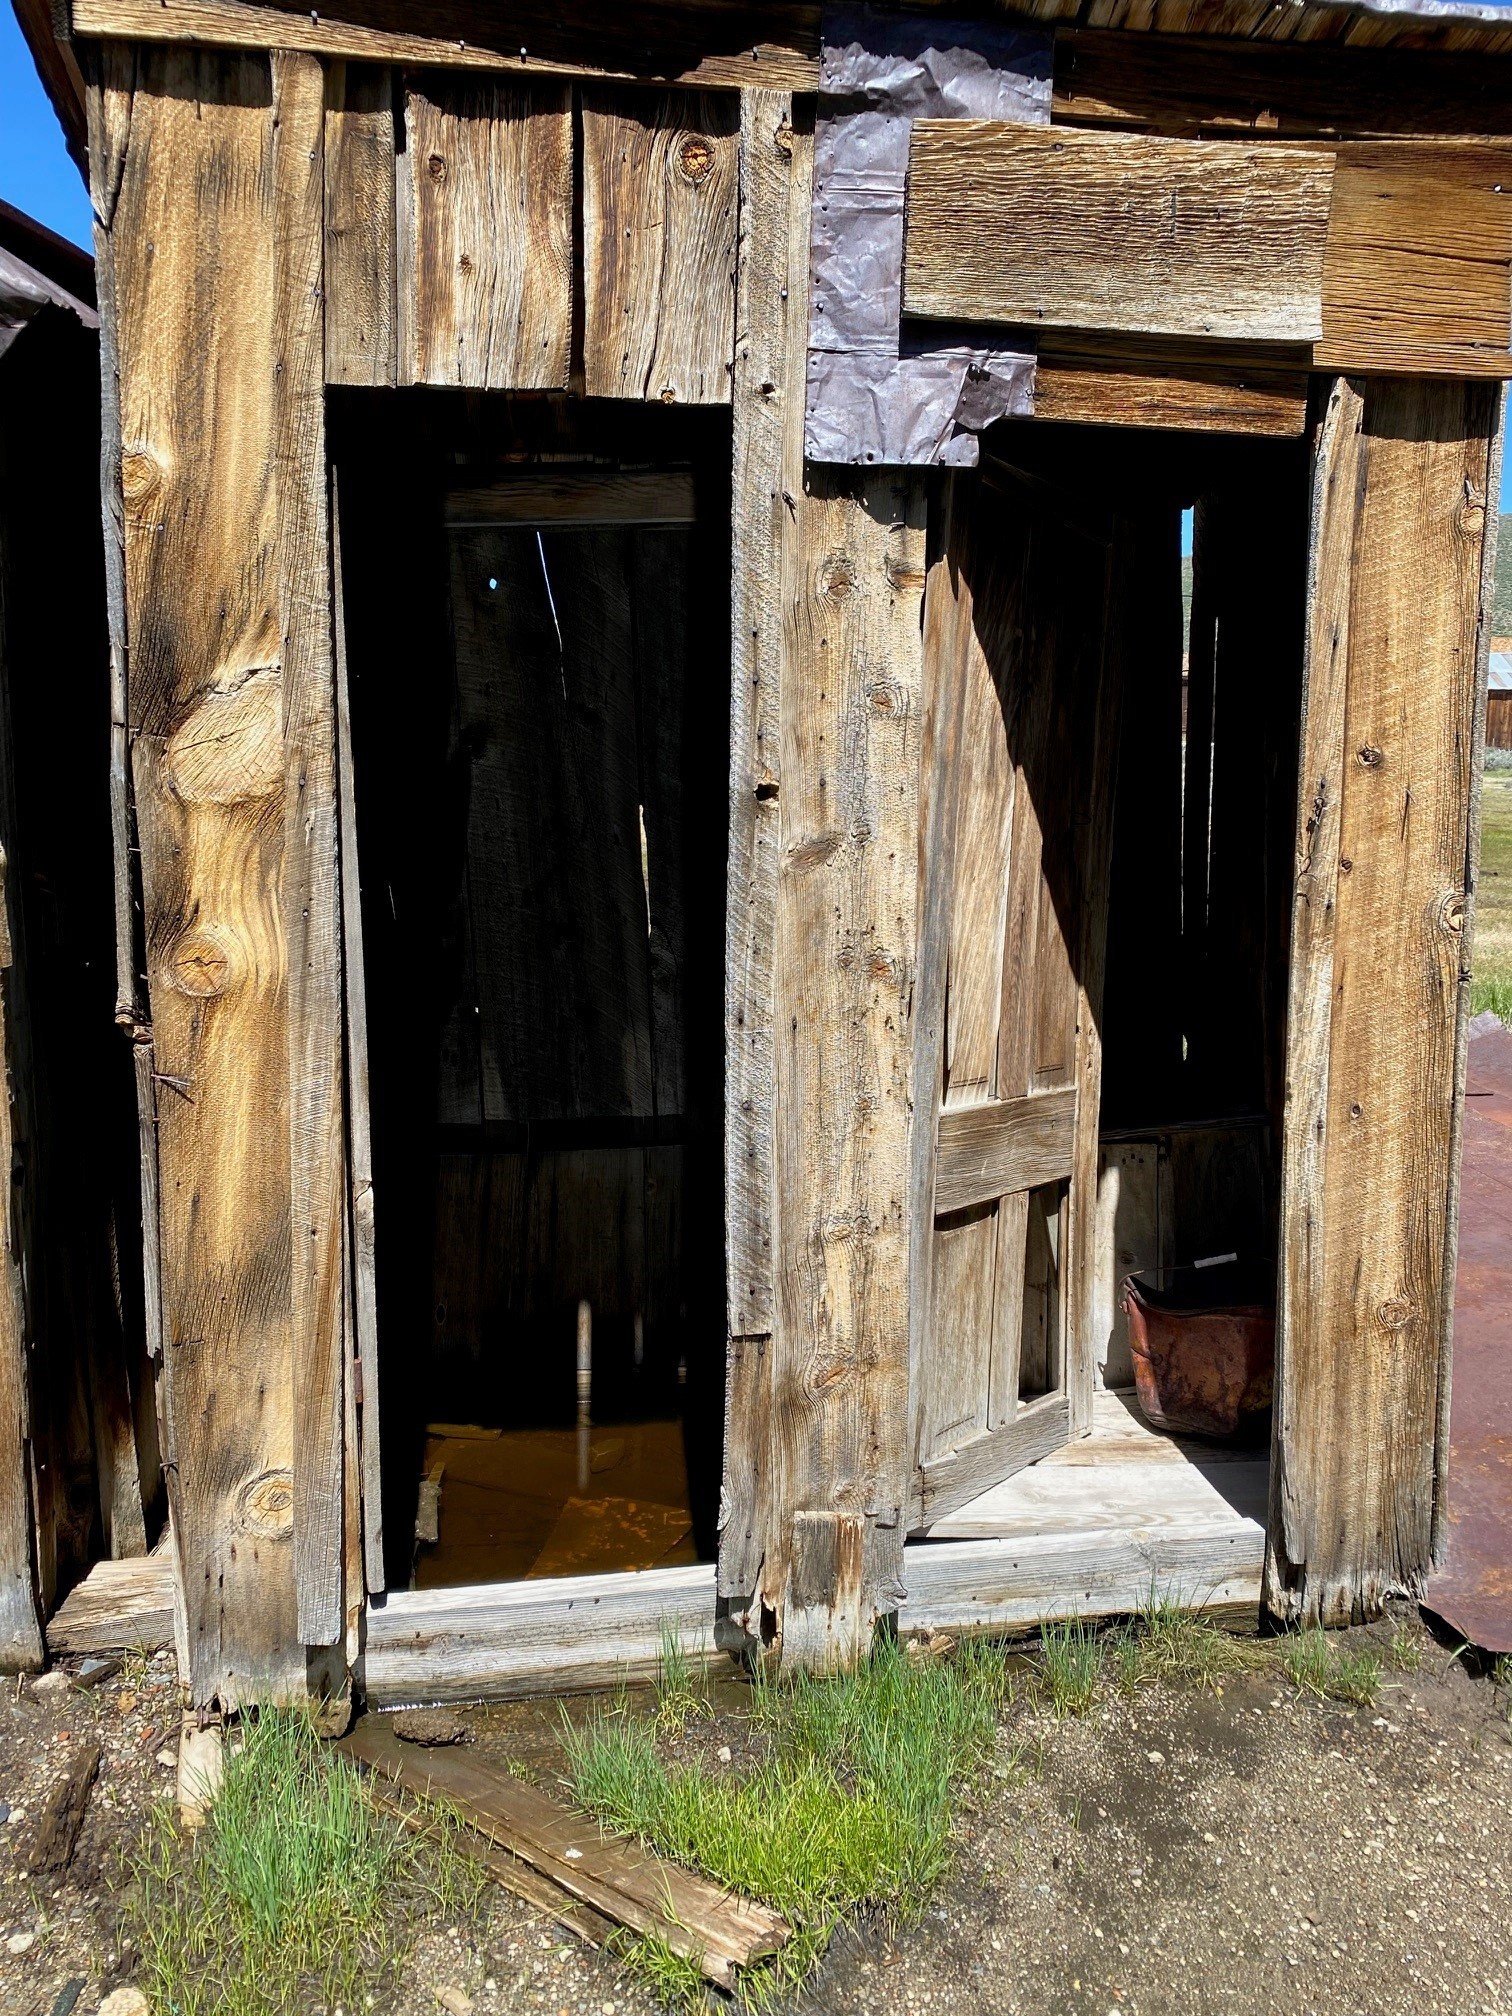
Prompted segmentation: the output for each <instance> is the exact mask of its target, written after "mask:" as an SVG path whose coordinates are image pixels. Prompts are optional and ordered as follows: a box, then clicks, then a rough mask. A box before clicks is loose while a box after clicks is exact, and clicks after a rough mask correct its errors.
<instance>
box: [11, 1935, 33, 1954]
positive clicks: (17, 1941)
mask: <svg viewBox="0 0 1512 2016" xmlns="http://www.w3.org/2000/svg"><path fill="white" fill-rule="evenodd" d="M36 1943H37V1935H36V1933H35V1932H12V1934H11V1935H10V1937H9V1939H7V1940H6V1942H5V1950H6V1952H7V1953H29V1952H30V1951H31V1949H32V1948H33V1946H35V1945H36Z"/></svg>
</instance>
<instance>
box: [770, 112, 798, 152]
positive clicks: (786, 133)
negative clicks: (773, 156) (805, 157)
mask: <svg viewBox="0 0 1512 2016" xmlns="http://www.w3.org/2000/svg"><path fill="white" fill-rule="evenodd" d="M772 145H773V146H774V147H775V148H776V149H777V152H778V153H779V154H780V155H781V156H782V158H783V160H784V161H791V160H792V158H793V125H792V121H791V120H790V119H784V120H783V121H782V122H781V123H780V124H779V126H778V128H777V131H776V132H775V133H774V134H773V135H772Z"/></svg>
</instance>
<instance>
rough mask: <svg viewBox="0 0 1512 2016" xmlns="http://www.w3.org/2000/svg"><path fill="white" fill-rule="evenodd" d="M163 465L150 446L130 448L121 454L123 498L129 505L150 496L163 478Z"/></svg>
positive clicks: (138, 502)
mask: <svg viewBox="0 0 1512 2016" xmlns="http://www.w3.org/2000/svg"><path fill="white" fill-rule="evenodd" d="M162 474H163V465H162V463H161V462H159V460H158V458H157V456H156V455H155V454H154V453H153V451H152V450H151V449H150V448H128V449H126V450H125V451H124V453H123V454H122V456H121V498H122V501H123V502H124V503H126V504H128V505H137V504H140V503H141V502H142V501H143V499H144V498H147V497H150V496H151V495H152V493H153V491H154V490H155V489H156V488H157V486H158V484H159V482H160V481H161V480H162Z"/></svg>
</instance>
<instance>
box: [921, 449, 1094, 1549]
mask: <svg viewBox="0 0 1512 2016" xmlns="http://www.w3.org/2000/svg"><path fill="white" fill-rule="evenodd" d="M1111 567H1112V548H1111V543H1110V540H1109V539H1108V538H1106V537H1101V536H1099V535H1098V533H1097V532H1096V531H1095V530H1089V529H1088V526H1087V524H1086V522H1085V520H1084V519H1080V518H1076V517H1073V515H1072V514H1071V513H1069V512H1062V511H1061V510H1059V509H1058V507H1057V505H1056V502H1055V500H1054V496H1053V493H1049V492H1047V491H1046V489H1045V486H1043V485H1038V484H1037V485H1035V486H1034V487H1032V488H1031V487H1030V486H1028V485H1026V484H1021V483H1019V482H1018V481H1017V479H1015V478H1014V477H1013V476H1012V474H1011V472H993V471H990V470H989V471H987V472H984V473H983V474H982V475H981V476H979V477H976V478H965V477H957V478H955V479H953V482H952V485H951V490H950V493H949V498H948V502H947V506H946V523H945V526H944V538H943V551H942V554H941V557H940V559H939V561H938V562H937V564H936V565H935V567H934V568H933V569H932V570H931V574H930V580H929V589H928V599H927V603H926V611H925V650H926V667H925V678H926V708H927V714H926V725H925V740H924V746H925V767H926V776H925V818H924V824H923V831H924V835H925V839H924V848H923V861H922V875H923V903H922V929H921V947H920V960H921V974H920V1000H921V1004H922V1005H921V1010H920V1014H919V1045H920V1048H919V1056H918V1060H917V1062H918V1078H917V1083H918V1084H919V1086H920V1087H921V1088H923V1087H926V1086H928V1087H932V1088H933V1091H932V1094H930V1095H925V1096H929V1097H930V1098H931V1100H932V1104H933V1108H934V1122H933V1126H932V1127H931V1128H930V1137H931V1138H930V1139H929V1140H928V1142H927V1143H921V1147H920V1153H919V1156H918V1158H917V1160H916V1164H915V1180H916V1196H915V1204H914V1208H915V1210H916V1212H918V1213H919V1214H920V1222H919V1223H918V1224H917V1225H916V1232H915V1242H914V1251H915V1261H916V1267H917V1270H918V1272H919V1275H920V1279H919V1281H918V1282H917V1283H916V1290H915V1297H914V1322H915V1335H914V1339H913V1364H914V1370H915V1379H914V1385H913V1396H914V1397H913V1410H914V1449H915V1464H916V1468H915V1516H914V1523H915V1524H916V1525H918V1524H925V1525H927V1524H928V1523H929V1522H930V1521H931V1520H932V1519H935V1518H938V1517H940V1516H942V1515H943V1513H944V1512H946V1511H947V1510H950V1509H952V1508H953V1507H954V1506H956V1505H959V1504H962V1503H964V1502H966V1501H967V1500H968V1499H970V1498H972V1497H974V1496H975V1495H976V1494H977V1493H978V1492H980V1491H983V1490H985V1489H987V1488H988V1486H989V1485H991V1484H993V1483H996V1482H998V1481H1000V1480H1001V1479H1002V1478H1004V1477H1006V1476H1009V1475H1010V1474H1011V1473H1012V1472H1013V1471H1015V1470H1017V1469H1020V1468H1022V1467H1023V1466H1024V1465H1025V1464H1026V1463H1030V1462H1034V1461H1037V1460H1038V1459H1039V1458H1040V1457H1042V1456H1045V1455H1048V1454H1049V1453H1050V1451H1051V1450H1052V1449H1054V1448H1056V1447H1058V1446H1059V1445H1060V1444H1061V1443H1063V1442H1064V1441H1065V1440H1066V1439H1067V1437H1068V1435H1069V1434H1070V1433H1071V1427H1072V1423H1073V1421H1075V1420H1076V1419H1077V1418H1078V1417H1079V1416H1084V1415H1085V1414H1086V1412H1087V1407H1088V1405H1089V1403H1090V1393H1088V1394H1086V1395H1082V1394H1081V1393H1080V1386H1081V1385H1083V1384H1085V1385H1088V1386H1090V1381H1091V1377H1092V1367H1091V1357H1090V1353H1089V1352H1087V1351H1086V1350H1084V1349H1081V1348H1079V1347H1080V1344H1081V1342H1082V1340H1081V1338H1080V1337H1079V1334H1078V1331H1079V1326H1078V1323H1077V1321H1076V1318H1075V1316H1074V1314H1073V1310H1074V1308H1075V1305H1076V1284H1075V1281H1074V1279H1073V1272H1074V1269H1073V1260H1074V1256H1075V1254H1076V1253H1077V1251H1078V1244H1077V1240H1078V1226H1079V1221H1080V1218H1081V1215H1082V1213H1083V1211H1084V1210H1087V1211H1090V1210H1091V1209H1092V1208H1093V1206H1094V1202H1095V1200H1094V1198H1093V1197H1092V1196H1091V1195H1090V1194H1089V1195H1087V1196H1086V1197H1085V1198H1084V1196H1083V1191H1084V1190H1088V1189H1089V1188H1090V1183H1095V1157H1093V1158H1091V1162H1090V1165H1089V1161H1088V1157H1087V1156H1086V1154H1085V1143H1086V1140H1087V1138H1088V1128H1089V1127H1090V1128H1091V1129H1092V1138H1094V1139H1095V1126H1096V1099H1097V1084H1096V1069H1095V1066H1096V1049H1095V1016H1096V1013H1097V1010H1098V1007H1099V1005H1100V1004H1099V1003H1098V1001H1097V999H1096V994H1097V987H1096V985H1095V984H1093V985H1092V986H1091V988H1090V991H1089V982H1094V983H1095V976H1096V975H1097V974H1098V973H1099V972H1100V969H1101V947H1100V945H1099V944H1097V943H1096V942H1095V941H1096V935H1097V933H1099V932H1100V931H1101V930H1102V928H1103V919H1104V916H1105V910H1104V906H1103V903H1102V902H1101V900H1100V897H1101V892H1102V890H1103V889H1104V888H1105V885H1106V876H1107V853H1108V848H1107V837H1108V836H1107V818H1106V814H1105V810H1104V802H1105V800H1106V799H1107V796H1108V792H1107V789H1106V782H1107V780H1106V778H1105V777H1103V776H1102V775H1100V774H1099V773H1100V771H1105V770H1106V769H1107V768H1108V766H1109V764H1110V760H1111V752H1112V749H1113V747H1114V745H1115V741H1116V737H1115V736H1114V735H1113V734H1112V733H1111V732H1109V721H1108V714H1109V710H1110V708H1111V706H1112V704H1113V693H1112V684H1113V681H1112V678H1111V676H1110V673H1109V669H1108V666H1109V661H1110V656H1111V654H1110V653H1109V651H1108V650H1107V648H1106V644H1107V638H1108V624H1107V621H1106V614H1107V607H1108V595H1109V582H1110V578H1111ZM926 1124H927V1123H926ZM1089 1166H1090V1170H1091V1172H1092V1173H1091V1176H1090V1181H1089V1177H1088V1175H1087V1174H1085V1173H1083V1172H1084V1171H1086V1170H1087V1169H1088V1168H1089ZM1081 1327H1084V1326H1081Z"/></svg>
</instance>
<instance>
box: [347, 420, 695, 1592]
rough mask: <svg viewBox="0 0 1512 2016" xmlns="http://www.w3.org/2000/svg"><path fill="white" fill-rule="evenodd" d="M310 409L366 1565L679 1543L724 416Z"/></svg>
mask: <svg viewBox="0 0 1512 2016" xmlns="http://www.w3.org/2000/svg"><path fill="white" fill-rule="evenodd" d="M380 416H381V425H380V424H375V422H377V421H378V420H379V419H380ZM334 418H335V427H336V433H337V441H338V449H337V457H336V463H337V486H338V514H339V530H340V552H341V568H342V604H343V615H344V625H345V634H344V643H345V654H344V655H345V677H346V688H347V693H348V696H349V710H348V711H349V721H350V736H349V758H350V760H349V765H348V768H349V788H350V790H351V795H352V799H353V809H354V811H355V821H354V825H355V834H354V836H353V832H352V828H351V827H350V826H349V827H348V845H349V846H350V845H351V841H352V838H353V837H354V838H355V854H356V863H357V876H358V882H359V889H360V905H359V910H360V945H359V946H353V945H352V943H351V937H352V919H351V915H350V912H349V919H348V938H349V948H348V949H349V960H348V963H349V987H350V986H351V984H352V983H351V972H352V970H353V969H354V968H355V967H356V966H358V965H360V966H361V968H362V979H361V997H362V999H361V1006H362V1008H363V1009H364V1010H365V1019H366V1042H367V1052H368V1070H367V1074H366V1092H367V1101H368V1108H369V1124H370V1131H371V1162H372V1171H371V1173H372V1184H373V1198H374V1225H375V1242H374V1287H375V1304H376V1318H377V1355H378V1366H379V1383H380V1386H381V1392H382V1428H381V1452H382V1463H381V1469H382V1501H383V1533H384V1570H385V1579H386V1582H387V1585H388V1587H389V1588H391V1589H393V1588H405V1587H439V1586H445V1585H457V1584H472V1583H483V1582H491V1581H501V1580H514V1579H519V1578H527V1577H545V1576H559V1575H581V1574H600V1573H613V1572H615V1571H620V1570H632V1569H643V1568H651V1567H660V1566H671V1565H676V1564H679V1563H690V1562H694V1561H697V1560H700V1559H707V1558H709V1557H710V1556H711V1555H712V1551H713V1546H714V1525H715V1514H716V1509H717V1492H718V1476H719V1463H720V1423H721V1419H722V1381H723V1360H724V1313H723V1312H724V1245H723V1241H724V1231H723V1227H724V1201H723V1175H722V1169H723V1150H722V1119H723V1098H724V1085H723V1037H724V1023H723V973H724V908H725V851H726V826H727V787H728V741H729V673H728V644H727V639H728V633H729V605H728V594H729V590H728V581H729V565H728V537H729V535H728V525H729V502H728V477H727V473H726V472H727V471H728V467H729V439H728V416H727V415H713V414H707V413H696V412H695V413H687V412H683V413H676V414H662V413H651V414H646V413H644V412H635V411H631V410H628V409H625V408H621V407H618V406H613V405H599V406H595V407H590V408H584V407H583V406H582V405H577V406H576V407H569V406H568V404H567V402H565V401H556V400H534V401H514V400H509V399H507V398H499V399H496V400H484V401H477V400H469V401H464V400H462V399H454V398H452V397H451V396H450V395H446V394H436V393H430V392H416V393H413V394H411V393H399V394H380V395H376V396H370V395H354V396H352V397H351V398H350V399H343V400H342V401H341V402H340V405H339V409H338V412H337V414H336V415H335V416H334ZM347 872H348V873H349V874H350V872H351V867H350V862H349V863H348V867H347ZM364 1425H366V1424H364Z"/></svg>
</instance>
